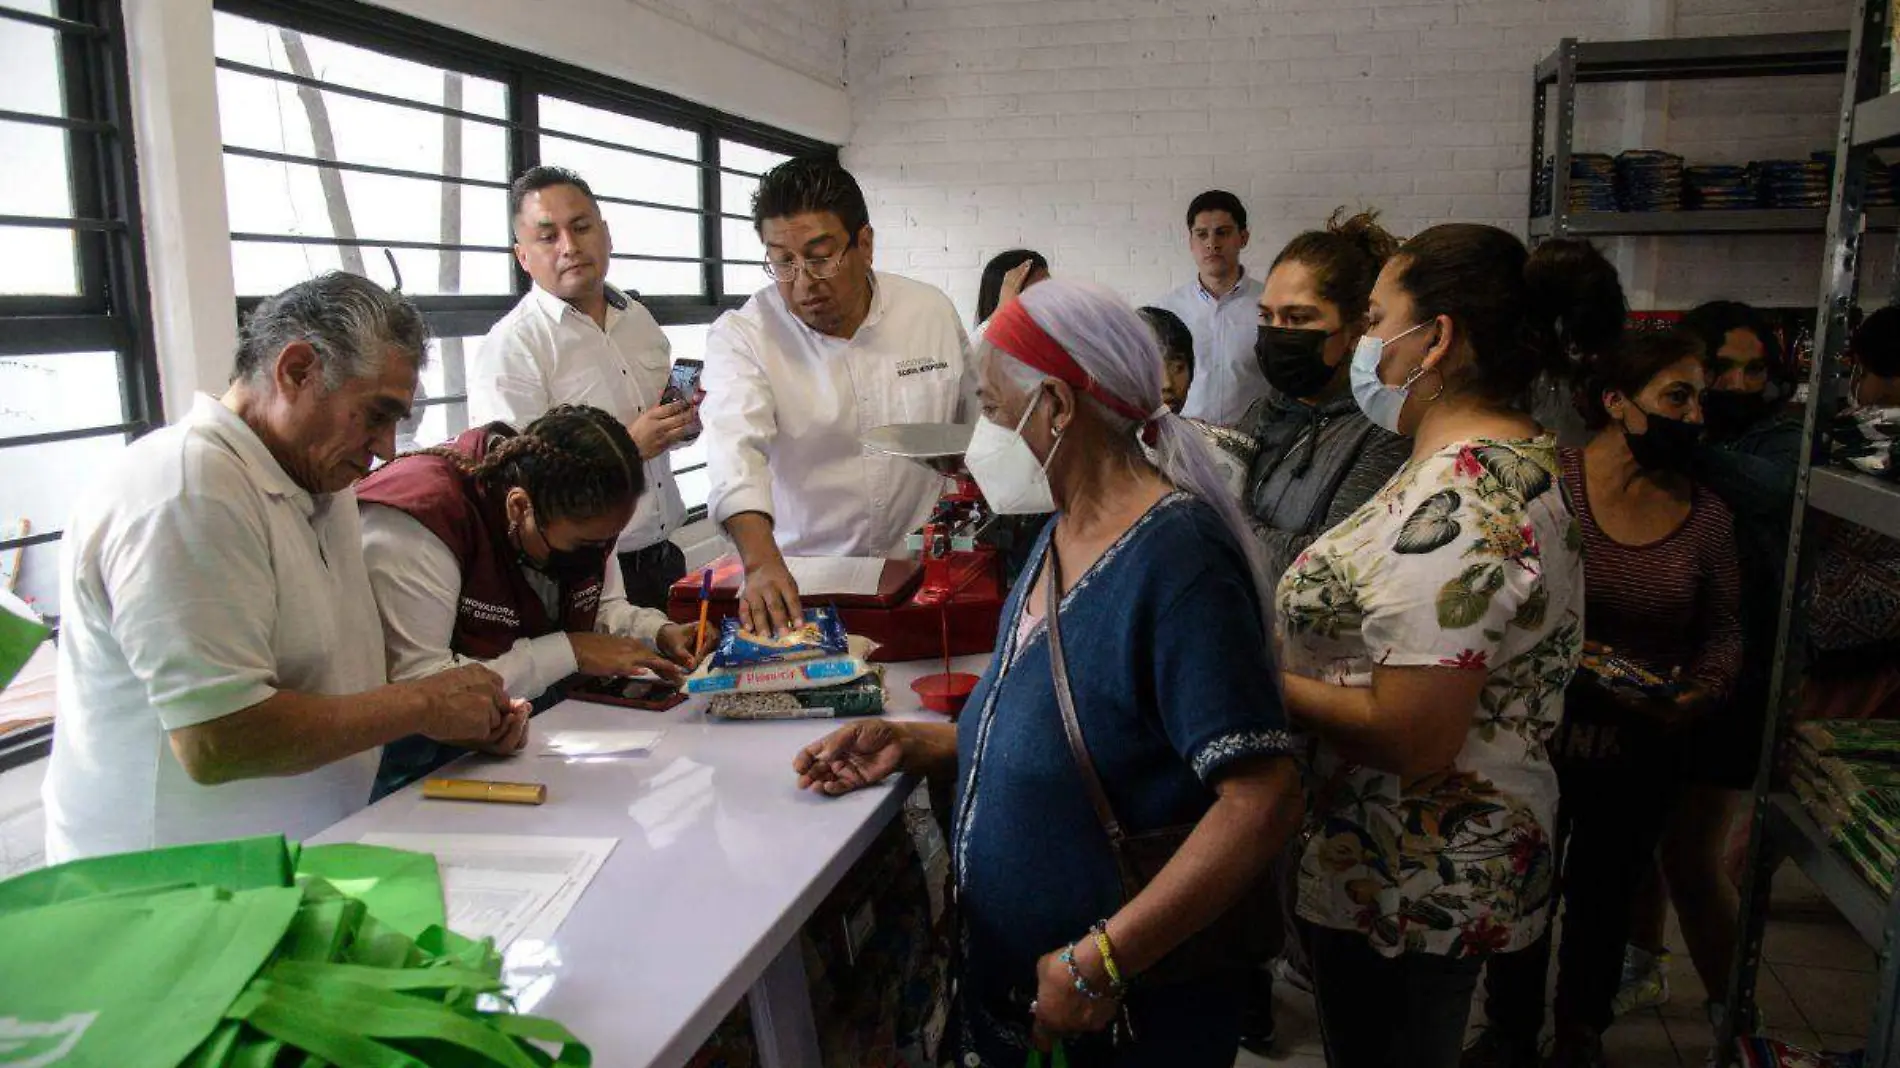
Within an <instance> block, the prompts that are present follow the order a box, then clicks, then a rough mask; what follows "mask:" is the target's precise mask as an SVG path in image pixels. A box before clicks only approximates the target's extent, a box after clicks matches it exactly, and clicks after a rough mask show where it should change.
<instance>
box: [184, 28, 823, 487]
mask: <svg viewBox="0 0 1900 1068" xmlns="http://www.w3.org/2000/svg"><path fill="white" fill-rule="evenodd" d="M214 6H215V8H216V10H218V11H220V12H224V13H228V14H231V15H236V16H239V17H242V18H247V19H252V20H255V21H258V22H262V23H265V24H268V25H271V26H275V27H281V28H285V29H290V30H295V31H298V32H302V33H309V34H312V35H314V36H318V37H323V38H327V39H329V40H332V41H335V42H337V43H339V44H344V45H350V46H353V47H356V48H362V49H367V50H370V51H374V52H380V53H383V54H385V55H388V56H392V57H394V58H397V59H403V60H409V61H411V62H416V63H422V64H427V65H429V66H432V67H435V68H437V69H441V70H449V71H455V72H458V73H461V74H465V75H469V76H471V77H477V78H484V79H487V80H490V81H496V82H500V83H501V84H502V85H503V86H504V87H505V88H506V90H507V106H506V117H505V118H499V119H498V118H496V117H495V116H493V115H483V114H477V113H473V112H469V111H467V110H466V109H464V110H461V111H455V110H452V109H449V108H445V107H443V106H442V105H439V104H429V103H425V102H422V101H415V100H408V99H406V98H402V97H396V96H391V95H389V94H383V93H377V92H374V91H372V90H366V89H360V88H357V87H354V86H348V85H339V84H337V83H334V82H327V81H324V80H322V79H320V78H302V77H298V76H296V75H294V74H290V73H287V72H282V71H271V70H266V69H264V68H259V67H256V66H254V65H252V64H248V63H242V62H238V61H235V60H227V59H224V58H222V57H220V58H217V59H216V64H217V67H218V69H220V70H234V71H239V72H242V73H245V74H248V75H251V76H254V77H264V78H271V79H274V80H278V81H282V82H285V83H288V84H292V85H299V86H305V87H309V88H315V89H319V90H322V91H324V92H333V93H338V94H340V95H344V96H350V97H356V98H359V99H366V100H371V101H375V102H378V103H384V104H389V105H393V106H399V107H408V108H411V109H414V110H417V111H423V112H429V113H433V114H438V115H447V116H449V117H453V118H459V119H462V120H464V121H471V122H477V123H481V124H484V125H489V126H499V127H501V128H503V129H505V130H506V131H507V145H508V174H509V175H511V176H512V175H517V174H520V173H521V172H522V171H524V170H526V169H528V168H529V167H532V166H535V165H536V164H538V163H540V162H541V152H540V149H541V146H540V138H541V136H543V135H547V136H553V137H560V138H563V139H566V140H572V141H577V142H580V143H583V144H592V145H596V146H599V147H604V148H608V149H612V150H615V151H621V152H630V153H633V154H635V155H643V156H650V157H655V158H659V159H663V160H668V161H672V162H679V163H683V164H687V165H691V166H694V167H698V168H699V173H700V188H699V196H700V204H699V207H697V208H684V207H681V206H679V205H669V204H657V203H652V202H648V201H640V200H635V199H629V198H624V197H616V196H607V195H599V199H600V200H601V201H603V202H605V203H612V204H627V205H630V206H633V207H642V208H658V209H661V210H666V211H677V212H682V213H687V214H693V215H697V216H699V219H700V255H699V256H697V257H675V256H648V255H642V254H638V253H618V252H617V253H615V255H614V258H615V259H635V260H659V261H664V262H698V263H699V264H700V269H701V288H702V290H703V293H702V294H701V295H698V296H683V295H670V294H655V295H653V296H643V295H639V294H634V295H635V296H638V298H639V300H640V303H641V304H643V305H645V306H646V309H647V310H648V311H649V312H651V313H652V314H653V317H654V319H655V320H657V321H658V322H659V323H660V325H662V326H693V325H705V324H709V323H711V322H713V321H714V320H715V319H717V318H718V317H719V316H720V315H722V314H724V313H725V312H727V311H730V310H732V309H735V308H738V307H740V306H742V305H743V304H744V303H745V302H746V300H747V299H748V298H750V297H751V295H752V294H751V292H747V293H737V294H735V293H728V292H726V288H725V268H726V267H727V266H728V265H731V264H740V263H748V262H756V261H757V258H756V257H755V258H753V259H747V258H745V257H739V256H734V255H730V254H728V253H727V251H726V249H725V247H724V244H725V234H724V226H723V223H724V222H725V221H726V220H728V219H733V220H741V221H746V222H750V221H751V216H750V214H746V213H742V212H736V211H731V210H728V207H727V205H725V204H723V203H722V202H721V198H722V195H723V190H722V187H721V181H720V179H721V176H722V175H724V174H733V175H739V176H742V177H748V178H756V177H758V175H757V174H754V173H753V172H751V171H747V170H743V169H740V168H737V167H727V166H724V165H723V164H722V162H721V160H720V144H721V142H722V141H734V142H738V143H741V144H745V145H748V146H751V147H755V148H760V149H764V150H766V151H768V152H775V153H780V154H784V155H788V156H824V157H827V158H830V159H834V160H835V159H836V158H837V156H838V146H836V145H833V144H829V143H827V142H824V141H819V140H816V139H814V138H810V137H805V136H803V135H800V134H795V133H792V132H790V131H787V130H783V129H779V128H778V127H775V126H771V125H769V124H766V123H761V122H756V121H753V120H750V119H744V118H740V117H739V116H736V115H732V114H730V113H728V112H725V111H721V110H719V109H717V108H713V107H709V106H707V105H704V104H698V103H695V102H693V101H690V100H686V99H684V98H683V97H678V96H674V95H672V94H670V93H665V92H661V91H659V90H656V89H649V88H646V87H644V86H640V85H636V84H634V83H631V82H627V81H623V80H621V79H618V78H614V77H611V76H608V75H604V74H600V73H597V72H594V71H590V70H587V69H586V68H583V67H579V66H575V65H573V64H569V63H565V62H562V61H560V60H556V59H551V58H549V57H547V56H542V55H537V54H535V53H532V52H528V51H525V50H522V49H518V48H512V47H509V46H507V45H501V44H497V43H495V42H492V41H487V40H483V39H482V38H479V37H475V36H473V35H470V34H466V33H462V32H460V31H456V30H451V29H448V28H446V27H443V26H440V25H437V24H435V23H432V22H429V21H426V20H424V19H419V18H416V17H414V16H410V15H404V14H399V13H396V12H392V11H388V10H386V9H383V8H375V7H370V6H368V5H366V4H363V3H360V2H357V0H215V5H214ZM542 96H552V97H559V98H560V99H562V100H566V101H570V102H572V103H575V104H579V105H582V106H584V107H591V108H598V109H601V110H603V111H611V112H615V113H617V114H620V115H624V116H627V117H629V118H634V119H641V120H645V121H648V122H656V123H662V124H665V125H668V126H672V127H674V128H677V129H683V130H686V131H689V132H691V133H693V134H694V135H695V136H696V137H697V138H698V141H699V158H698V159H694V160H688V159H686V158H684V157H680V156H675V155H672V154H670V153H665V152H657V151H654V150H650V149H642V148H639V147H637V146H633V145H625V144H619V143H616V142H614V141H611V140H608V139H603V138H599V137H594V136H591V135H587V134H582V133H580V132H579V131H573V130H564V129H558V128H552V127H543V126H542V125H541V123H540V114H539V112H540V98H541V97H542ZM223 152H224V154H225V155H238V156H243V157H249V158H263V159H274V160H277V161H279V162H290V163H296V164H301V165H311V166H330V167H336V168H338V169H341V170H349V171H362V172H367V173H383V174H389V173H392V172H394V173H395V175H396V176H397V177H411V178H424V179H430V180H435V181H443V182H446V181H455V182H459V183H462V184H465V185H473V186H478V187H483V188H493V187H494V186H495V185H497V184H498V183H495V182H493V181H490V180H487V179H469V178H453V179H451V178H448V177H446V176H443V175H434V174H427V173H424V172H419V171H401V170H399V169H397V168H386V167H377V166H370V165H364V164H348V163H346V164H340V165H339V164H335V163H329V162H326V161H321V160H316V159H311V158H307V157H300V156H287V155H285V154H282V153H270V152H261V151H259V150H254V149H248V148H242V147H233V146H228V145H227V146H224V148H223ZM260 237H262V238H264V239H266V240H283V238H282V237H276V236H273V235H258V234H247V233H234V234H233V235H232V238H233V239H234V240H255V239H258V238H260ZM307 243H309V244H314V245H327V246H332V247H335V246H340V245H343V244H355V245H357V246H359V247H363V248H365V249H381V248H403V247H410V248H414V247H425V246H426V247H428V248H434V249H438V250H441V249H443V248H446V247H453V248H454V249H456V250H462V251H475V252H484V251H486V252H493V251H495V249H494V247H493V246H486V245H466V244H464V245H455V246H442V245H435V244H430V243H428V242H403V241H386V240H378V239H376V238H375V236H374V235H371V236H370V237H367V238H362V237H359V239H357V240H355V241H353V242H339V241H336V240H334V239H322V238H311V239H309V241H308V242H307ZM510 276H511V279H512V292H510V293H509V294H507V295H499V294H494V295H460V296H416V297H412V298H411V299H412V300H413V301H414V302H415V304H416V306H417V307H418V308H419V309H421V311H422V313H423V317H424V318H425V319H426V320H427V321H428V323H429V328H430V330H431V331H432V332H433V333H435V334H436V335H437V336H440V337H476V336H479V335H482V334H485V333H487V332H488V330H489V328H491V327H492V326H494V324H495V322H496V321H497V320H499V319H500V318H501V317H502V316H503V315H505V314H507V312H508V310H509V309H510V308H513V307H514V305H515V304H516V303H517V302H518V301H519V300H520V299H521V297H522V296H523V295H524V294H526V293H527V292H528V288H529V280H528V277H527V275H526V273H525V272H523V271H522V270H521V268H520V266H519V265H516V266H515V268H514V270H513V271H511V272H510ZM764 284H765V283H764V280H763V275H761V281H760V286H761V287H763V286H764ZM260 299H262V298H261V297H257V296H250V297H240V298H239V299H238V302H237V311H238V315H239V317H240V318H241V317H242V316H243V315H245V314H248V313H249V311H250V310H251V308H253V307H255V306H256V305H257V303H258V301H259V300H260ZM466 399H467V394H466V393H465V392H464V393H462V394H459V395H444V396H442V397H430V398H428V399H427V400H426V401H425V402H424V403H425V404H448V403H455V402H458V401H465V400H466ZM704 467H705V465H704V464H703V463H702V464H696V465H692V466H689V467H685V468H680V469H677V470H675V471H674V472H673V473H674V474H675V475H676V476H677V475H685V474H691V473H693V472H696V471H700V470H703V469H704ZM705 516H706V509H705V506H703V505H701V506H697V507H695V508H693V509H691V510H690V511H689V512H688V513H687V520H688V522H696V521H699V520H701V519H704V518H705Z"/></svg>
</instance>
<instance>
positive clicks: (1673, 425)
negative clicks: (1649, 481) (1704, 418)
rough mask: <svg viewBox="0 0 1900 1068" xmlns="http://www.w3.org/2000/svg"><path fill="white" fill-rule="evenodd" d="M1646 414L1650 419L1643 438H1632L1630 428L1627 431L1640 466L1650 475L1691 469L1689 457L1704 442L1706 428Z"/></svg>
mask: <svg viewBox="0 0 1900 1068" xmlns="http://www.w3.org/2000/svg"><path fill="white" fill-rule="evenodd" d="M1643 414H1644V415H1645V416H1648V417H1649V428H1648V429H1646V430H1644V431H1643V432H1642V433H1641V434H1632V433H1630V432H1629V429H1628V428H1627V427H1626V428H1624V430H1623V437H1624V439H1625V440H1627V441H1628V442H1629V445H1630V455H1632V456H1634V457H1636V464H1637V466H1638V467H1642V468H1645V469H1647V470H1650V471H1680V470H1682V469H1683V468H1685V467H1687V466H1689V454H1690V453H1691V452H1692V451H1693V450H1694V449H1695V447H1696V444H1697V443H1698V442H1700V441H1701V440H1702V428H1701V427H1700V426H1698V425H1696V424H1695V423H1689V422H1684V421H1683V420H1681V419H1671V418H1669V417H1668V416H1666V415H1656V414H1654V413H1651V412H1644V413H1643Z"/></svg>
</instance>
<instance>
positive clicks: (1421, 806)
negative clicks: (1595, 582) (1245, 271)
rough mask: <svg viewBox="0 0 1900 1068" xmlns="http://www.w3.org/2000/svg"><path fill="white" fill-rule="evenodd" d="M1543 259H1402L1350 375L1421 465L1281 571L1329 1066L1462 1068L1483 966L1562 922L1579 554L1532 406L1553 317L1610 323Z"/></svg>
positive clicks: (1307, 884)
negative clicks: (1560, 863)
mask: <svg viewBox="0 0 1900 1068" xmlns="http://www.w3.org/2000/svg"><path fill="white" fill-rule="evenodd" d="M1531 262H1535V257H1534V256H1532V255H1531V254H1529V253H1527V252H1526V250H1525V248H1524V244H1523V242H1521V241H1519V240H1518V239H1517V238H1515V237H1513V236H1511V235H1510V234H1508V233H1506V232H1505V231H1503V230H1499V229H1496V228H1495V227H1490V226H1479V225H1472V224H1451V225H1444V226H1435V227H1432V228H1431V229H1429V230H1426V231H1425V232H1424V233H1422V234H1419V235H1418V236H1416V237H1414V238H1412V239H1411V240H1409V241H1407V242H1405V244H1404V245H1402V246H1401V247H1400V248H1399V250H1398V252H1397V254H1395V255H1394V256H1393V257H1392V259H1390V260H1389V261H1388V262H1387V263H1386V265H1385V268H1384V269H1383V270H1382V271H1381V272H1380V275H1379V281H1378V283H1377V285H1375V286H1374V288H1373V291H1372V298H1371V301H1370V304H1369V307H1368V312H1367V325H1366V334H1365V336H1364V337H1362V338H1361V339H1360V341H1359V344H1358V347H1357V350H1356V351H1355V353H1354V356H1353V364H1352V371H1351V375H1352V387H1353V394H1354V396H1355V397H1356V398H1357V400H1358V402H1359V405H1360V407H1361V408H1362V409H1363V410H1364V411H1365V413H1366V416H1367V418H1368V419H1370V420H1372V422H1373V423H1375V424H1377V425H1379V426H1381V427H1384V428H1385V429H1386V430H1388V431H1390V432H1392V433H1395V434H1399V435H1401V436H1404V437H1406V438H1409V439H1411V441H1412V455H1411V459H1410V460H1409V461H1408V462H1407V463H1406V464H1405V466H1403V467H1401V468H1400V469H1399V472H1398V473H1397V474H1396V475H1394V476H1393V477H1392V480H1391V481H1390V482H1388V483H1387V484H1386V486H1385V487H1384V488H1383V489H1381V490H1380V491H1379V492H1378V493H1377V494H1375V495H1374V496H1373V497H1372V498H1371V499H1370V500H1368V501H1367V502H1366V503H1365V505H1364V506H1362V507H1361V508H1360V509H1359V510H1358V511H1356V512H1354V513H1353V514H1352V515H1351V516H1350V517H1349V518H1347V520H1346V521H1345V522H1343V523H1341V524H1340V525H1338V526H1336V527H1334V528H1333V529H1331V530H1329V531H1327V532H1326V533H1325V534H1324V535H1322V536H1321V537H1320V538H1319V539H1318V540H1317V541H1315V542H1314V543H1313V544H1312V545H1311V546H1309V547H1308V548H1307V549H1306V551H1305V552H1303V553H1301V554H1300V555H1299V556H1298V557H1297V558H1296V559H1295V560H1294V562H1293V566H1292V567H1291V568H1290V569H1289V570H1288V571H1287V573H1286V575H1285V576H1284V577H1283V578H1281V580H1280V587H1279V594H1278V602H1277V608H1278V611H1277V612H1276V613H1275V622H1276V625H1277V627H1278V628H1279V633H1280V636H1281V648H1282V657H1281V667H1282V669H1283V671H1284V672H1285V674H1284V675H1283V676H1282V680H1281V681H1282V684H1283V686H1284V688H1285V694H1286V702H1287V708H1288V711H1289V713H1290V715H1291V718H1292V719H1293V721H1294V723H1295V724H1296V725H1298V726H1300V727H1303V728H1304V729H1305V730H1307V731H1309V732H1311V733H1312V734H1313V735H1314V736H1315V737H1316V738H1317V739H1318V741H1319V755H1318V758H1317V760H1316V761H1315V763H1314V769H1313V770H1314V775H1313V781H1314V801H1313V809H1312V817H1311V823H1310V828H1311V830H1312V831H1313V832H1314V834H1313V837H1312V840H1311V842H1310V843H1309V844H1308V846H1307V848H1306V852H1305V856H1304V859H1303V861H1302V864H1301V869H1300V897H1299V901H1300V903H1299V914H1300V918H1301V920H1303V921H1304V922H1305V923H1306V925H1307V926H1306V936H1307V950H1308V953H1309V954H1310V957H1311V960H1312V967H1313V980H1314V989H1315V993H1316V995H1317V998H1318V1003H1319V1016H1320V1025H1321V1032H1322V1035H1323V1037H1324V1040H1325V1043H1326V1053H1327V1062H1328V1063H1329V1064H1330V1065H1332V1066H1333V1068H1362V1066H1363V1068H1386V1066H1389V1065H1394V1064H1404V1065H1408V1066H1418V1068H1449V1066H1451V1065H1456V1064H1457V1063H1458V1060H1459V1054H1460V1051H1461V1048H1462V1046H1463V1041H1464V1032H1465V1022H1466V1020H1467V1018H1468V1017H1469V1014H1470V1007H1471V996H1472V992H1473V990H1474V989H1475V987H1476V985H1477V979H1478V972H1479V970H1480V969H1481V968H1482V967H1483V965H1484V962H1485V960H1486V959H1487V958H1488V957H1490V956H1492V955H1493V954H1495V953H1499V952H1506V951H1510V950H1514V949H1521V948H1523V947H1524V946H1527V945H1529V944H1531V943H1532V942H1534V941H1536V940H1537V939H1538V938H1539V937H1541V936H1542V935H1543V933H1544V930H1545V927H1546V925H1547V923H1548V922H1549V918H1550V916H1549V912H1550V897H1551V886H1552V879H1553V857H1552V853H1551V846H1550V840H1551V832H1552V829H1553V827H1554V817H1555V809H1556V804H1557V777H1556V772H1555V771H1554V770H1553V769H1552V767H1551V764H1550V756H1549V749H1548V744H1549V742H1550V739H1551V737H1552V736H1553V735H1554V734H1555V732H1556V730H1557V726H1558V724H1560V723H1561V722H1562V720H1563V706H1564V700H1563V688H1564V686H1565V685H1566V684H1567V683H1568V682H1569V680H1570V675H1571V673H1572V672H1573V671H1574V669H1575V667H1576V664H1577V659H1578V656H1579V655H1580V654H1581V652H1582V645H1583V625H1582V623H1583V621H1582V613H1583V595H1584V591H1583V561H1582V558H1581V556H1580V554H1579V542H1578V539H1579V535H1578V531H1577V527H1576V520H1575V518H1574V517H1573V516H1572V515H1571V514H1570V511H1569V509H1568V508H1567V507H1566V506H1565V504H1564V501H1563V495H1562V492H1561V490H1560V489H1559V480H1560V478H1561V471H1560V469H1559V465H1558V460H1557V447H1556V442H1555V440H1554V438H1553V437H1552V436H1551V435H1550V434H1549V433H1548V432H1547V431H1545V430H1544V429H1543V428H1542V427H1540V426H1538V425H1537V423H1536V422H1535V421H1534V420H1532V419H1531V418H1530V417H1529V416H1528V415H1526V414H1525V413H1524V412H1523V411H1521V410H1520V409H1519V407H1518V406H1519V405H1520V404H1521V403H1522V401H1523V398H1524V396H1525V393H1526V391H1527V390H1528V388H1529V387H1530V384H1531V381H1532V380H1533V379H1534V378H1535V377H1536V376H1537V375H1538V374H1539V373H1541V372H1543V371H1546V370H1552V369H1558V368H1561V367H1562V366H1563V363H1564V353H1563V351H1562V346H1561V344H1560V342H1559V337H1558V332H1557V321H1558V320H1559V319H1563V320H1564V321H1566V322H1580V321H1582V320H1583V319H1584V318H1586V317H1591V316H1594V315H1598V314H1600V312H1599V311H1598V310H1597V309H1595V308H1593V307H1591V306H1590V305H1588V304H1587V303H1580V301H1579V299H1578V297H1577V295H1576V294H1575V293H1573V292H1571V291H1569V290H1567V289H1566V288H1565V285H1566V283H1567V282H1568V281H1569V279H1567V278H1565V277H1564V276H1561V275H1559V276H1555V277H1553V276H1550V275H1548V274H1545V273H1541V272H1534V271H1532V270H1529V269H1527V263H1531ZM1533 280H1535V281H1533Z"/></svg>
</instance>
